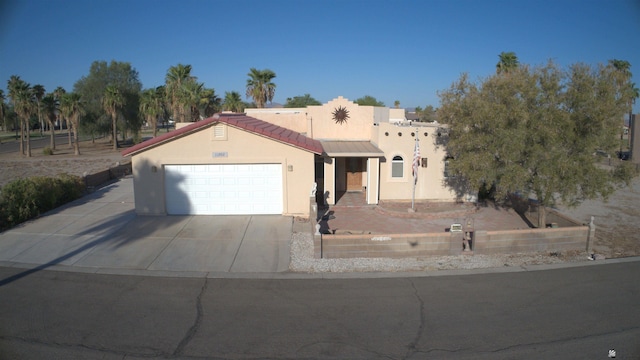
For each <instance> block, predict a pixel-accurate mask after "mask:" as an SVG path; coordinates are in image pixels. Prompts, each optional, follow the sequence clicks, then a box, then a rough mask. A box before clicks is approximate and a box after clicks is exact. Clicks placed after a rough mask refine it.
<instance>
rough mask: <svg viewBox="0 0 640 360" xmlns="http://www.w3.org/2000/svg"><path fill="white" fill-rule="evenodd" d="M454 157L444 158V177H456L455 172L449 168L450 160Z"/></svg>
mask: <svg viewBox="0 0 640 360" xmlns="http://www.w3.org/2000/svg"><path fill="white" fill-rule="evenodd" d="M451 159H453V157H447V158H446V159H445V160H444V177H445V179H446V178H454V177H456V176H455V175H454V174H453V173H451V172H450V170H449V160H451Z"/></svg>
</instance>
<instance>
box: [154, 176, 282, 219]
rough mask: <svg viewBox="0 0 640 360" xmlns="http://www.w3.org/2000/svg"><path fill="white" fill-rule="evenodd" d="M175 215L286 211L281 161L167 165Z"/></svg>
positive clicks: (169, 201)
mask: <svg viewBox="0 0 640 360" xmlns="http://www.w3.org/2000/svg"><path fill="white" fill-rule="evenodd" d="M164 174H165V177H164V179H165V199H166V201H167V213H168V214H171V215H187V214H189V215H239V214H282V211H283V205H282V191H283V190H282V165H281V164H233V165H231V164H225V165H165V167H164Z"/></svg>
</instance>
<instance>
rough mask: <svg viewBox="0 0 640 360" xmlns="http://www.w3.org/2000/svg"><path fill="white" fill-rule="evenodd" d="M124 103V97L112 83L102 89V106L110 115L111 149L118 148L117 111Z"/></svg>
mask: <svg viewBox="0 0 640 360" xmlns="http://www.w3.org/2000/svg"><path fill="white" fill-rule="evenodd" d="M124 104H125V98H124V96H122V94H121V93H120V90H118V88H117V87H116V86H114V85H109V86H107V88H106V89H105V90H104V96H103V97H102V106H104V110H105V112H106V113H107V114H109V116H110V117H111V125H112V132H113V133H112V135H111V136H112V139H113V150H116V151H117V150H118V112H119V111H120V109H122V107H123V106H124Z"/></svg>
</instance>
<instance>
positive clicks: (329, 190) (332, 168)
mask: <svg viewBox="0 0 640 360" xmlns="http://www.w3.org/2000/svg"><path fill="white" fill-rule="evenodd" d="M322 195H323V196H324V199H325V203H326V204H327V205H335V204H336V158H328V159H326V160H325V161H324V194H322Z"/></svg>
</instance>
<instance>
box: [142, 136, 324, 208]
mask: <svg viewBox="0 0 640 360" xmlns="http://www.w3.org/2000/svg"><path fill="white" fill-rule="evenodd" d="M218 126H223V127H224V128H225V135H226V136H225V137H224V138H223V139H222V140H220V139H217V138H215V137H214V136H213V131H214V130H213V127H212V126H210V127H206V128H204V129H202V130H200V131H197V132H195V133H192V134H190V135H186V136H184V137H181V138H178V139H175V140H173V141H170V142H168V143H165V144H163V145H162V146H156V147H153V148H150V149H148V150H146V151H143V152H141V153H139V154H136V155H134V156H133V158H132V166H133V175H134V190H135V191H134V194H135V204H136V212H137V213H138V214H143V215H164V214H166V206H165V196H164V176H163V174H164V172H163V166H164V165H172V164H180V165H182V164H253V163H272V164H273V163H279V164H282V176H283V178H282V182H283V187H284V189H283V215H296V216H308V215H309V194H310V192H311V188H312V186H313V182H314V175H313V174H314V154H313V153H310V152H308V151H305V150H301V149H298V148H295V147H293V146H290V145H287V144H284V143H281V142H278V141H274V140H272V139H267V138H264V137H262V136H259V135H255V134H252V133H248V132H246V131H244V130H240V129H236V128H233V127H231V126H227V125H218ZM214 153H227V157H214V155H213V154H214ZM288 166H292V170H293V171H288Z"/></svg>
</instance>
